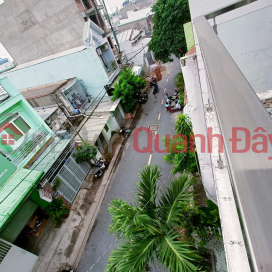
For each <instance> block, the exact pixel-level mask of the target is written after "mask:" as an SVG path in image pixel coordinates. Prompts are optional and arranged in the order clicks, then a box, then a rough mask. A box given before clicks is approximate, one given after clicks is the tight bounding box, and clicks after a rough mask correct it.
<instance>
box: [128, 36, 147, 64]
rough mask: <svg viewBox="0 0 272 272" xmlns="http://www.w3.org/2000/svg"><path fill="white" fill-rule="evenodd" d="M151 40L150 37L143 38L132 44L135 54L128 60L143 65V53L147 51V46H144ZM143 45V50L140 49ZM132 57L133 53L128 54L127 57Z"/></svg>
mask: <svg viewBox="0 0 272 272" xmlns="http://www.w3.org/2000/svg"><path fill="white" fill-rule="evenodd" d="M150 41H151V38H143V39H141V40H140V41H138V42H137V44H135V45H134V46H133V51H135V54H134V55H136V56H135V57H134V58H133V59H131V60H130V62H134V64H135V65H140V66H141V65H143V64H144V54H145V53H147V52H148V46H146V45H147V44H148V43H149V42H150ZM144 46H146V47H145V48H144V49H143V50H141V49H142V48H143V47H144ZM131 57H133V54H130V55H128V58H131Z"/></svg>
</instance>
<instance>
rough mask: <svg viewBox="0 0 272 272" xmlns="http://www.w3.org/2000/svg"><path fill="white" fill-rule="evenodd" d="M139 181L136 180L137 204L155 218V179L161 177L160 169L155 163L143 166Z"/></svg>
mask: <svg viewBox="0 0 272 272" xmlns="http://www.w3.org/2000/svg"><path fill="white" fill-rule="evenodd" d="M139 176H140V181H139V182H138V187H139V188H138V190H137V192H136V195H137V199H136V201H137V204H138V205H139V206H140V207H142V208H143V210H144V211H146V213H147V214H148V215H149V216H151V217H152V218H155V212H154V210H155V209H156V196H157V192H156V188H157V181H158V180H160V178H161V169H160V168H159V167H158V166H157V165H152V166H148V165H147V166H145V167H143V168H142V170H141V172H140V175H139Z"/></svg>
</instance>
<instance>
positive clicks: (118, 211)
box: [108, 199, 141, 238]
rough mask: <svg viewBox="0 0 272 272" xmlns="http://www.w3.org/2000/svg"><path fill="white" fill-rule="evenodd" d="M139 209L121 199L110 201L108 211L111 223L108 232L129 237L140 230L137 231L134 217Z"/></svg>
mask: <svg viewBox="0 0 272 272" xmlns="http://www.w3.org/2000/svg"><path fill="white" fill-rule="evenodd" d="M139 211H140V209H139V208H137V207H133V206H131V205H129V204H127V203H126V202H125V201H123V200H121V199H114V200H112V201H111V203H110V206H109V208H108V212H109V213H110V214H111V219H112V224H111V225H110V226H109V231H110V233H116V234H117V235H121V236H122V237H124V238H131V237H133V236H135V235H136V234H137V232H141V230H139V228H138V231H137V226H135V224H134V221H133V220H134V217H135V215H136V214H139Z"/></svg>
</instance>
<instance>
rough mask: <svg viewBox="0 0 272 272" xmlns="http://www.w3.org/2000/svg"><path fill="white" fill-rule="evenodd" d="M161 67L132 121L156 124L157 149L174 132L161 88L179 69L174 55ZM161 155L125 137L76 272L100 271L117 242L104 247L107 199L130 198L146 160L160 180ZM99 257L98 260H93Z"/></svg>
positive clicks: (165, 171) (165, 169)
mask: <svg viewBox="0 0 272 272" xmlns="http://www.w3.org/2000/svg"><path fill="white" fill-rule="evenodd" d="M165 67H166V72H165V74H164V76H163V78H162V80H161V81H160V82H159V87H160V88H159V93H157V94H156V95H155V96H154V95H153V94H149V98H148V101H147V103H146V104H144V105H142V106H141V107H140V108H139V110H138V113H137V117H136V118H135V121H134V123H133V128H138V127H147V128H148V127H149V126H150V125H159V131H158V134H159V136H158V135H157V136H156V137H159V138H160V148H161V149H164V147H163V145H162V140H161V138H162V136H164V135H165V134H171V135H174V134H175V130H174V122H175V119H176V116H177V113H175V114H170V113H169V112H167V111H166V109H165V106H164V104H165V91H164V90H165V88H166V89H167V90H166V92H168V93H169V94H171V93H174V89H175V84H174V77H175V75H176V74H177V73H178V72H179V71H180V70H181V68H180V63H179V60H178V59H175V60H174V62H173V63H167V64H166V65H165ZM169 90H170V91H169ZM162 100H163V102H162ZM154 136H155V134H154V132H153V137H152V138H153V139H154ZM146 143H147V136H146V132H144V131H142V132H140V133H139V147H140V148H141V147H143V146H146ZM153 150H154V143H153ZM163 155H164V154H161V153H156V152H154V153H153V154H152V155H151V154H150V153H146V154H143V153H138V152H136V151H135V150H134V147H133V133H132V134H131V136H130V137H129V138H128V140H127V142H126V144H125V147H124V150H123V153H122V156H121V159H120V161H119V164H118V166H117V168H116V170H115V172H114V174H113V176H112V180H111V184H110V186H109V189H108V192H107V194H106V196H105V199H104V201H103V203H102V206H101V209H100V211H99V213H98V216H97V222H96V225H95V227H94V229H93V230H92V233H91V235H90V237H89V240H88V243H87V245H86V247H85V250H84V253H83V255H82V258H81V261H80V263H79V266H78V268H77V272H87V271H88V272H89V271H95V272H103V271H104V270H105V267H106V263H107V259H108V256H109V254H110V252H111V251H112V249H113V248H115V247H116V245H118V241H117V243H116V244H114V245H113V246H112V247H111V248H110V249H108V248H109V247H110V245H111V244H112V243H113V242H114V241H115V239H116V237H115V236H111V235H110V234H109V232H108V226H109V225H110V224H111V217H110V215H109V213H108V212H107V210H108V203H110V202H111V200H113V199H114V198H121V199H122V200H126V201H128V202H133V201H134V192H135V189H136V185H137V181H138V173H139V169H140V168H142V167H143V166H144V165H147V164H148V163H150V165H154V164H156V165H159V166H160V167H161V168H162V178H161V181H160V183H159V184H162V183H163V182H164V181H165V180H166V179H167V177H168V176H169V173H170V171H171V169H172V166H171V165H168V164H166V163H165V162H164V159H163ZM169 180H171V177H170V179H168V180H167V181H166V182H165V185H167V184H168V183H169ZM107 249H108V250H107ZM106 250H107V251H106ZM105 251H106V253H105ZM103 254H104V255H103ZM101 256H102V257H101ZM100 257H101V258H100ZM99 258H100V260H99V261H98V262H97V263H96V261H97V260H98V259H99ZM94 263H96V265H95V266H94V267H93V268H92V269H91V270H90V268H91V267H92V265H93V264H94ZM156 271H157V272H159V271H160V272H161V271H162V269H161V268H159V266H158V267H157V269H156Z"/></svg>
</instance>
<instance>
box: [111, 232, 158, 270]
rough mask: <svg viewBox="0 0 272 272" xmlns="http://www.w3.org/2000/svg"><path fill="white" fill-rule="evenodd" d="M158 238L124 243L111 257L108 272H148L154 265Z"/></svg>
mask: <svg viewBox="0 0 272 272" xmlns="http://www.w3.org/2000/svg"><path fill="white" fill-rule="evenodd" d="M157 240H158V237H151V238H149V239H145V240H142V239H135V240H131V241H130V242H124V243H123V244H122V245H120V246H119V247H118V248H117V249H115V250H113V251H112V253H111V254H110V256H109V259H108V264H107V267H106V272H132V271H133V272H147V271H148V269H149V263H154V252H155V250H156V245H157V244H156V241H157Z"/></svg>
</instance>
